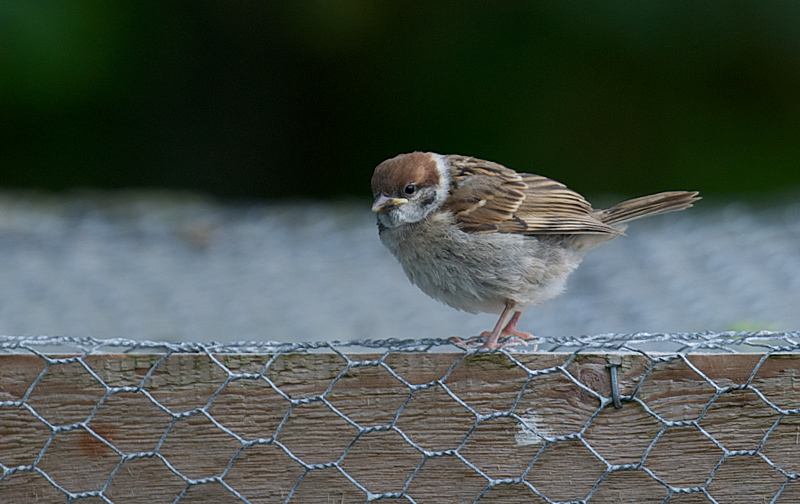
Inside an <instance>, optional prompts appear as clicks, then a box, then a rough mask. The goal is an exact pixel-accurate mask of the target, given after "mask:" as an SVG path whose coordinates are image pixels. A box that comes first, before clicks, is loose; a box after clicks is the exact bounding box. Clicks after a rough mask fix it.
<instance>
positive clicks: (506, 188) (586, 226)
mask: <svg viewBox="0 0 800 504" xmlns="http://www.w3.org/2000/svg"><path fill="white" fill-rule="evenodd" d="M449 160H450V173H451V177H452V183H451V185H452V190H451V193H450V197H449V199H448V203H447V207H448V208H449V209H450V210H451V211H452V212H453V213H454V214H455V216H456V220H457V221H458V223H459V225H460V227H461V229H462V230H464V231H466V232H468V233H518V234H523V235H537V234H582V233H604V234H615V235H616V234H621V233H620V231H618V230H616V229H614V228H613V227H611V226H609V225H608V224H604V223H603V222H602V221H600V220H599V219H598V218H597V217H596V216H595V214H594V210H593V209H592V206H591V205H590V204H589V202H588V201H586V200H585V199H584V198H583V196H581V195H580V194H578V193H576V192H575V191H572V190H571V189H569V188H567V187H566V186H565V185H564V184H561V183H559V182H556V181H555V180H551V179H549V178H546V177H542V176H540V175H534V174H531V173H517V172H515V171H514V170H511V169H509V168H506V167H505V166H503V165H500V164H497V163H492V162H490V161H483V160H481V159H476V158H472V157H466V156H449Z"/></svg>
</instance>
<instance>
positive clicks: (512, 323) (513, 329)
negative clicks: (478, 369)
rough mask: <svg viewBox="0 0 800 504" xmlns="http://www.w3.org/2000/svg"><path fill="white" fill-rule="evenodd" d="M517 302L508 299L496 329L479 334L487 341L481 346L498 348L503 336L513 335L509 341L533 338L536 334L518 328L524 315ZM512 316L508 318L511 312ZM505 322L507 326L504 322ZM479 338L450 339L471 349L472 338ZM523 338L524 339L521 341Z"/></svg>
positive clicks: (491, 348) (460, 345)
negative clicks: (517, 307)
mask: <svg viewBox="0 0 800 504" xmlns="http://www.w3.org/2000/svg"><path fill="white" fill-rule="evenodd" d="M516 306H517V303H515V302H514V301H511V300H509V301H506V305H505V308H503V312H502V313H501V314H500V318H499V319H498V320H497V324H495V326H494V329H493V330H492V332H489V331H484V332H482V333H481V334H480V336H478V337H477V338H486V342H485V343H484V344H483V345H482V346H480V347H479V348H487V349H490V350H494V349H496V348H500V346H501V345H500V343H499V340H500V338H501V337H505V336H511V337H512V338H511V339H510V340H509V341H507V342H506V343H509V342H511V341H513V340H517V342H518V343H526V341H525V340H530V339H533V338H534V336H533V335H532V334H531V333H526V332H522V331H519V330H517V323H518V322H519V318H520V317H521V316H522V312H521V311H518V310H514V308H516ZM512 313H513V315H511V318H510V319H508V316H509V314H512ZM506 319H508V323H506ZM504 323H505V326H503V324H504ZM477 338H469V339H467V340H466V341H464V340H462V339H461V338H455V337H454V338H450V340H451V341H452V342H453V343H455V344H456V345H457V346H459V347H461V348H464V349H469V343H470V340H473V341H474V340H475V339H477ZM519 340H522V341H519Z"/></svg>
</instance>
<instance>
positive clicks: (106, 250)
mask: <svg viewBox="0 0 800 504" xmlns="http://www.w3.org/2000/svg"><path fill="white" fill-rule="evenodd" d="M0 47H1V48H2V49H3V50H2V51H0V76H1V77H2V78H0V107H2V109H0V153H1V154H2V155H0V282H1V285H2V289H0V334H16V335H34V334H60V335H73V336H84V335H86V336H96V337H117V336H121V337H132V338H147V339H167V340H203V341H208V340H228V341H229V340H242V339H257V340H262V339H270V340H315V339H333V338H335V339H349V338H363V337H374V338H385V337H418V336H419V337H421V336H432V337H437V336H450V335H460V336H465V335H470V334H477V333H478V332H480V331H482V330H485V329H489V328H491V326H492V324H493V323H494V316H493V315H480V316H473V315H470V314H465V313H459V312H456V311H454V310H452V309H450V308H448V307H446V306H444V305H440V304H439V303H437V302H435V301H433V300H430V299H428V298H426V297H425V296H424V295H423V294H422V293H420V292H418V291H417V290H416V289H415V288H414V287H413V286H411V285H410V284H409V283H408V281H407V280H406V279H405V277H404V276H403V273H402V271H401V269H400V267H399V266H398V265H397V264H396V262H395V261H394V259H393V258H392V257H391V256H390V255H389V253H388V252H387V251H386V250H384V249H383V248H382V246H381V245H380V243H379V241H378V238H377V232H376V229H375V223H374V216H373V215H371V212H369V203H370V194H369V178H370V175H371V172H372V169H373V167H374V166H375V165H376V164H377V163H379V162H380V161H381V160H383V159H385V158H388V157H391V156H394V155H395V154H397V153H400V152H408V151H411V150H433V151H437V152H441V153H459V154H467V155H474V156H478V157H482V158H485V159H490V160H493V161H498V162H501V163H503V164H506V165H507V166H509V167H511V168H514V169H516V170H519V171H531V172H535V173H540V174H543V175H547V176H550V177H552V178H555V179H556V180H559V181H561V182H564V183H566V184H567V185H568V186H570V187H571V188H573V189H575V190H577V191H579V192H581V193H583V194H585V195H586V196H587V197H588V198H589V200H590V201H592V202H593V203H596V205H597V206H602V205H604V204H613V203H615V202H616V201H619V200H622V199H624V198H626V197H633V196H638V195H643V194H647V193H652V192H657V191H661V190H672V189H686V190H699V191H701V193H702V194H703V196H704V199H703V201H701V202H700V204H698V205H697V206H696V207H695V208H693V209H691V210H689V211H687V212H682V213H680V214H675V215H667V216H661V217H656V218H652V219H647V220H645V221H640V222H637V223H634V224H633V225H632V226H631V227H630V229H629V233H628V234H629V236H627V237H623V238H620V239H617V240H614V241H613V242H611V243H609V244H606V245H605V246H603V247H601V248H599V249H598V250H596V251H595V252H593V253H592V254H590V255H589V256H588V258H587V260H586V261H585V263H584V265H583V266H582V267H581V268H580V269H579V270H578V272H577V273H576V274H575V275H574V276H573V278H572V279H571V281H570V283H569V286H568V290H567V292H566V293H565V294H564V295H563V296H562V297H560V298H557V299H556V300H553V301H551V302H549V303H547V304H545V305H544V306H541V307H537V308H535V309H531V310H530V311H529V313H528V314H526V316H525V317H524V318H523V319H522V322H521V327H522V328H523V329H525V330H528V331H532V332H534V333H536V334H542V335H554V336H560V335H574V334H590V333H598V332H618V331H624V332H632V331H651V332H663V331H679V330H686V331H701V330H721V329H746V330H749V329H760V328H765V329H778V330H780V329H786V330H790V329H797V328H798V327H800V320H799V319H800V315H798V313H800V310H799V309H798V308H797V307H798V306H800V303H799V302H798V301H800V295H798V288H799V287H800V279H799V278H800V273H798V271H800V268H799V267H798V266H800V243H798V241H799V239H798V225H800V224H798V222H800V218H799V216H800V213H799V212H800V210H798V206H797V205H798V204H797V203H796V202H797V201H798V199H797V195H798V194H799V193H800V190H799V189H800V166H799V164H800V163H798V160H800V142H798V139H800V119H798V118H800V93H798V92H797V90H798V89H800V58H797V54H800V3H796V2H731V1H718V2H704V3H702V4H697V3H696V2H689V1H679V2H670V3H664V2H652V1H645V2H640V1H622V2H601V1H589V2H570V1H567V2H544V1H541V2H540V1H510V2H502V3H501V4H497V3H490V2H463V1H455V0H442V1H436V2H421V1H404V2H374V1H371V0H344V1H338V2H329V1H325V0H298V1H293V2H261V1H254V0H244V1H241V2H235V3H231V2H222V1H198V2H191V3H183V2H155V1H148V0H143V1H132V0H131V1H120V2H114V3H111V4H104V3H97V2H91V1H88V0H86V1H84V0H76V1H73V2H68V3H63V2H56V1H54V0H49V1H48V0H44V1H41V2H6V3H3V4H2V5H0Z"/></svg>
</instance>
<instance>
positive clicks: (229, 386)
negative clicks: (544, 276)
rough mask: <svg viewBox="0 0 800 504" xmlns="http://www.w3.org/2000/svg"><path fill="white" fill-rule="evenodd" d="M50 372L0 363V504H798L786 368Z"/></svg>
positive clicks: (741, 361)
mask: <svg viewBox="0 0 800 504" xmlns="http://www.w3.org/2000/svg"><path fill="white" fill-rule="evenodd" d="M60 357H64V358H63V359H60V360H53V359H55V357H54V356H47V358H45V357H44V356H42V355H33V354H25V353H23V354H9V355H0V464H1V465H2V469H3V474H2V476H0V502H3V503H15V504H16V503H28V502H30V503H51V502H52V503H56V502H70V499H74V500H73V501H74V502H80V503H81V504H89V503H91V504H95V503H101V502H113V503H116V504H122V503H147V504H153V503H160V502H164V503H170V502H175V501H176V500H177V501H179V502H181V503H194V502H203V503H228V502H237V503H238V502H250V503H254V504H255V503H273V502H274V503H283V502H289V503H314V504H317V503H329V502H330V503H362V502H367V501H370V500H381V501H383V500H384V499H385V501H386V502H413V503H420V504H421V503H469V502H476V501H477V502H480V503H488V502H496V503H531V502H533V503H544V502H588V503H592V504H596V503H637V504H641V503H650V502H652V503H662V502H669V503H671V504H689V503H701V502H702V503H707V502H712V503H713V502H718V503H757V502H775V503H786V504H789V503H791V504H796V503H798V502H800V479H798V476H800V410H798V408H800V381H799V380H800V360H798V357H799V356H798V355H797V354H790V353H771V354H769V355H761V354H694V355H692V354H690V355H688V356H679V355H645V354H637V353H615V354H609V353H600V352H598V353H581V354H572V353H529V354H515V353H471V354H462V353H420V352H397V353H392V352H387V353H383V354H350V355H347V356H346V357H345V356H343V355H342V354H337V353H285V354H279V355H274V354H202V353H201V354H186V353H172V354H168V355H164V354H163V353H146V354H124V355H122V354H89V355H83V356H79V357H69V356H60ZM609 363H612V364H617V365H618V366H617V367H616V368H615V369H616V374H617V377H618V381H619V383H618V387H617V388H618V393H619V397H620V399H621V401H622V403H621V406H622V407H621V408H617V407H615V406H614V401H613V399H614V395H615V394H614V388H613V387H612V381H611V370H610V368H609V367H608V365H609Z"/></svg>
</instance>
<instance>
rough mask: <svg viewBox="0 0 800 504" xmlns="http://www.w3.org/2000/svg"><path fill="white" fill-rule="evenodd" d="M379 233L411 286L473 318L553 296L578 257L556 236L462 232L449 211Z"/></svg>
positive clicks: (560, 290) (556, 293)
mask: <svg viewBox="0 0 800 504" xmlns="http://www.w3.org/2000/svg"><path fill="white" fill-rule="evenodd" d="M379 228H380V238H381V241H382V242H383V244H384V245H385V246H386V247H387V248H388V249H389V250H390V251H391V252H392V254H394V256H395V257H396V258H397V260H398V261H399V262H400V264H401V265H402V267H403V270H404V271H405V273H406V275H407V276H408V278H409V280H411V282H412V283H414V284H415V285H417V286H418V287H419V288H420V289H421V290H422V291H423V292H425V293H426V294H427V295H429V296H431V297H433V298H435V299H438V300H440V301H442V302H444V303H445V304H447V305H449V306H452V307H453V308H456V309H459V310H464V311H468V312H472V313H477V312H488V313H500V312H501V311H502V310H503V308H504V306H505V303H506V302H507V301H508V300H513V301H515V302H516V303H517V304H518V305H519V308H518V309H524V308H525V307H527V306H531V305H534V304H538V303H540V302H542V301H545V300H547V299H550V298H553V297H555V296H557V295H558V294H560V293H561V292H562V291H563V290H564V286H565V282H566V278H567V276H568V275H569V274H570V273H571V272H572V271H573V270H574V269H575V268H576V267H577V266H578V265H579V264H580V262H581V259H582V257H583V253H581V252H578V251H576V250H573V249H572V247H569V246H565V243H564V237H560V236H540V237H525V236H522V235H518V234H510V233H486V234H479V233H465V232H464V231H462V230H460V229H459V228H458V227H457V226H456V224H455V220H454V218H453V216H452V214H450V213H449V212H437V213H434V214H433V215H431V216H429V217H428V218H427V219H425V220H423V221H421V222H416V223H413V224H406V225H403V226H399V227H394V228H389V227H383V226H379Z"/></svg>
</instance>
